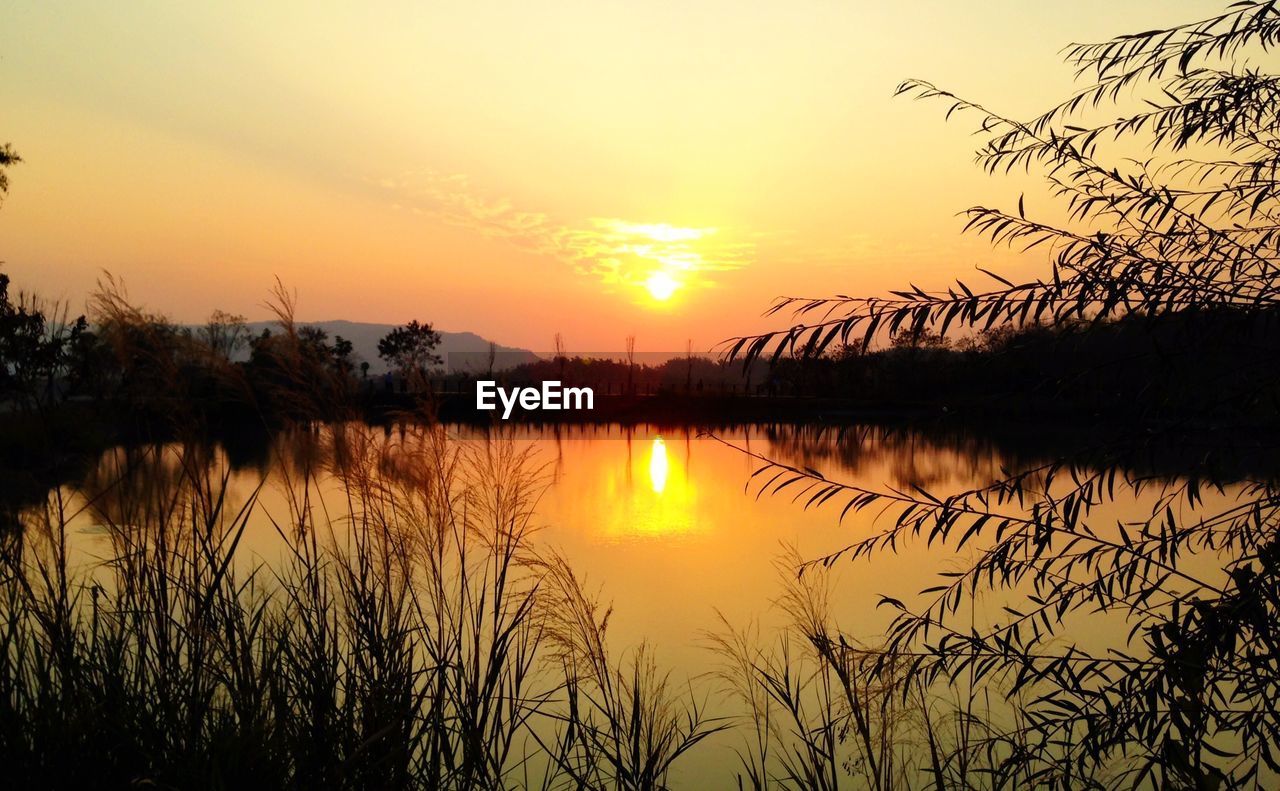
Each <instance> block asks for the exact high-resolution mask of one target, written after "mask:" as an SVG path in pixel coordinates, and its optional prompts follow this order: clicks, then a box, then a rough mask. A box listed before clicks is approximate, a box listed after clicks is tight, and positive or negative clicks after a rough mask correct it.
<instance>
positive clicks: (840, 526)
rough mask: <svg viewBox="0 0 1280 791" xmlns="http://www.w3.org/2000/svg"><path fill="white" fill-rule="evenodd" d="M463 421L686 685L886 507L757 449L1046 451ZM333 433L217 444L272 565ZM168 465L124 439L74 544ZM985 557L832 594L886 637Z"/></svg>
mask: <svg viewBox="0 0 1280 791" xmlns="http://www.w3.org/2000/svg"><path fill="white" fill-rule="evenodd" d="M348 429H349V430H356V431H361V432H368V433H369V434H370V435H371V436H372V438H373V439H374V440H375V441H376V442H381V443H395V442H400V441H410V442H411V441H412V434H410V435H409V439H407V440H402V435H401V434H400V433H399V432H398V431H396V430H386V429H384V428H376V427H366V426H359V427H348ZM449 433H450V436H451V441H453V442H458V443H485V442H511V443H515V444H516V445H518V446H520V447H529V448H531V449H532V450H533V453H534V456H533V458H534V460H535V464H536V465H537V466H538V467H539V469H540V471H541V475H542V476H543V478H544V481H545V486H546V488H545V492H544V494H543V495H542V498H541V500H540V502H539V503H538V505H537V511H536V513H537V517H536V523H537V525H538V526H539V533H538V536H537V542H538V543H539V544H540V545H541V546H544V547H547V548H552V549H555V550H557V551H558V552H560V553H561V554H562V555H563V556H564V557H565V558H566V559H567V560H568V561H569V563H570V565H571V566H572V567H573V568H574V570H575V571H576V573H577V574H578V575H579V577H580V578H581V579H584V580H585V582H586V588H587V589H588V590H590V591H593V592H598V593H599V595H600V597H601V598H602V599H603V600H605V601H608V602H612V605H613V614H612V618H611V620H610V627H609V635H608V638H609V646H610V649H611V651H612V652H613V654H614V655H616V656H620V655H623V654H625V652H628V651H632V650H634V649H635V648H636V647H637V646H639V645H640V644H641V643H642V642H647V643H648V644H649V645H650V646H651V647H652V648H653V649H654V650H655V651H656V656H657V659H658V661H659V663H660V664H661V665H662V666H663V667H665V668H667V669H669V670H670V671H671V676H672V678H673V679H674V680H680V681H683V680H684V679H689V680H690V681H691V682H692V683H694V684H699V683H702V681H705V676H706V674H707V673H708V672H709V671H710V670H712V669H713V668H714V667H715V665H716V662H717V660H716V657H715V656H714V655H713V654H712V652H711V651H709V650H708V645H707V644H708V640H707V633H708V632H709V631H711V630H716V629H720V628H722V627H721V626H720V623H721V620H720V619H721V618H723V619H724V620H725V621H727V622H729V623H730V624H733V625H734V626H736V627H744V626H747V625H749V624H752V623H756V624H758V625H759V626H760V629H761V630H762V633H763V634H766V635H767V634H769V632H770V630H771V629H774V628H776V627H777V626H778V625H780V623H781V621H782V616H781V614H780V613H779V612H778V611H777V608H776V607H774V605H773V602H774V600H775V598H776V597H777V595H778V592H779V590H780V583H779V574H780V573H792V572H790V571H788V570H783V571H780V569H779V563H780V560H781V559H782V558H784V557H785V556H786V554H787V552H789V551H791V550H792V549H793V550H794V551H795V552H797V553H798V554H799V556H800V557H802V558H816V557H821V556H823V555H825V554H828V553H831V552H834V551H836V550H839V549H841V548H843V547H845V546H847V545H848V544H849V543H850V542H851V541H853V540H856V539H859V538H862V537H865V536H867V535H868V534H869V533H870V531H872V530H873V529H875V525H874V524H873V523H874V522H875V519H876V517H877V509H871V510H869V511H866V512H862V513H853V512H851V513H850V514H849V515H848V517H847V518H846V519H845V520H844V522H843V523H840V522H839V521H838V516H839V513H840V503H839V502H837V503H836V504H834V505H833V506H829V507H826V508H820V509H815V510H805V509H804V508H803V507H802V506H801V504H800V503H794V502H792V497H791V496H790V493H786V494H785V495H782V496H772V497H771V496H765V497H759V498H758V497H757V496H756V491H755V490H754V489H753V488H751V487H750V486H749V482H750V481H751V474H752V472H754V471H755V470H756V469H758V468H759V466H760V462H758V461H757V460H755V459H753V458H752V457H751V456H749V455H748V454H747V453H746V452H744V451H749V452H750V453H755V454H759V455H761V456H765V457H770V458H773V459H776V460H778V461H781V462H784V463H787V464H790V465H794V466H804V467H810V468H814V469H816V470H819V471H821V472H822V474H824V475H825V476H827V477H828V478H831V479H834V480H840V481H843V482H846V483H853V484H858V485H861V486H865V487H867V488H872V489H883V488H884V487H886V486H890V487H894V488H898V489H910V488H912V487H915V486H920V487H924V488H927V489H928V490H930V491H931V492H933V493H935V494H937V495H946V494H950V493H954V492H958V491H961V490H964V489H968V488H971V487H975V486H980V485H983V484H986V483H990V482H991V481H992V480H994V479H996V478H998V477H999V476H1000V475H1001V470H1002V469H1018V468H1025V467H1026V466H1027V465H1030V464H1033V463H1034V462H1035V461H1036V459H1035V458H1034V457H1023V458H1019V457H1015V456H1013V455H1011V454H1010V453H1008V452H1005V451H1002V450H1001V449H999V448H998V447H996V446H995V445H993V444H991V443H990V442H986V441H983V440H980V439H975V438H966V437H956V436H952V437H950V438H939V437H936V436H929V435H926V434H921V433H916V432H911V431H902V430H886V429H882V428H872V427H860V428H846V429H840V430H836V429H826V430H822V429H815V428H794V427H785V428H782V427H763V426H761V427H752V428H740V429H732V430H727V431H724V432H718V433H717V434H716V437H717V438H718V439H717V438H711V437H708V436H704V435H700V434H699V433H698V432H697V431H696V430H677V431H659V430H657V429H655V428H651V427H644V426H641V427H633V428H622V427H618V426H612V427H559V428H555V429H542V430H538V429H528V428H524V429H517V430H513V431H507V432H504V433H503V434H502V435H501V436H498V435H490V434H485V433H481V432H478V431H476V430H474V429H462V428H454V429H450V430H449ZM726 443H728V444H726ZM330 445H331V443H330V442H329V435H328V432H327V430H320V431H317V432H313V433H305V432H304V433H301V434H291V435H284V436H280V437H277V438H276V439H274V440H273V441H272V443H271V445H270V446H269V447H267V448H263V449H258V450H257V451H256V452H253V453H248V454H245V453H232V454H230V455H228V454H227V452H226V451H224V450H221V449H217V450H214V451H212V454H213V455H212V456H211V457H210V458H211V460H212V461H213V462H214V463H217V464H218V465H225V466H228V467H230V469H232V471H233V472H232V476H231V491H232V496H231V500H232V505H233V507H238V504H239V503H240V502H243V501H244V499H245V498H246V497H248V496H249V494H250V493H251V492H252V491H254V489H255V488H256V487H257V486H258V485H259V483H260V482H261V481H262V480H263V479H264V478H265V480H266V486H265V488H263V490H262V493H261V495H260V501H259V505H258V508H257V510H256V511H255V512H254V516H253V519H252V521H251V524H250V529H249V531H248V533H247V534H246V536H245V538H244V541H243V545H242V551H241V555H242V556H243V557H245V558H251V559H252V560H253V561H255V562H258V561H260V562H263V563H266V564H268V565H269V564H271V563H272V562H273V561H275V560H277V559H279V558H280V556H281V552H282V551H283V544H282V542H281V539H280V538H279V534H278V533H277V531H276V528H275V527H273V525H272V522H273V520H274V521H276V522H285V521H287V520H288V518H289V513H290V502H289V497H290V494H289V492H290V485H291V484H290V482H291V481H296V480H297V479H298V476H297V471H298V470H299V469H302V468H304V467H307V466H309V465H313V464H314V463H315V462H316V461H317V459H320V460H323V459H324V458H325V457H326V455H328V454H330V453H331V449H330ZM730 445H732V446H735V447H731V446H730ZM170 455H171V456H176V453H174V454H170ZM165 474H166V473H165V464H164V462H163V459H162V461H161V463H159V464H158V465H157V464H154V463H153V464H149V465H144V466H141V467H137V468H133V467H131V465H130V463H129V455H128V454H126V453H125V452H123V451H115V452H113V453H109V454H107V455H106V456H104V457H103V459H101V460H100V462H99V464H98V465H97V468H96V469H95V470H94V471H93V472H92V473H91V474H90V475H88V476H87V477H86V479H85V480H84V481H82V482H81V483H79V484H77V485H75V486H70V487H68V491H67V493H68V494H69V495H71V497H72V499H75V500H79V501H81V502H85V501H88V500H89V499H94V503H95V505H94V508H91V509H87V510H86V511H84V513H82V514H81V515H80V516H78V517H77V518H76V523H75V524H76V527H77V532H76V535H77V539H76V544H77V546H76V549H75V551H76V552H77V553H80V554H81V555H82V557H83V559H84V560H86V561H88V562H90V563H92V562H94V561H95V560H101V559H105V557H106V555H107V554H108V553H109V551H110V549H109V546H108V545H107V542H106V541H105V539H103V538H102V537H101V532H100V527H99V521H98V520H100V519H101V518H102V513H103V511H104V509H105V510H109V509H111V508H112V502H113V500H112V496H111V494H110V491H111V490H112V488H113V487H115V486H119V485H120V481H122V480H123V481H124V482H125V484H126V485H127V486H130V487H135V488H136V487H138V486H146V485H148V484H149V483H155V482H156V481H157V480H158V479H161V478H163V477H164V475H165ZM143 479H147V480H143ZM319 484H320V485H319V487H318V491H317V492H316V493H315V494H314V498H315V499H314V503H313V505H314V506H315V507H317V508H320V509H323V510H324V512H325V513H326V515H327V517H328V521H329V522H330V523H331V524H336V525H341V524H342V520H343V517H344V515H345V513H346V509H347V506H346V501H345V499H344V497H343V496H342V493H341V487H340V486H339V485H338V482H337V481H336V480H335V479H333V478H332V477H324V476H321V478H320V479H319ZM1138 505H1139V503H1138V502H1137V501H1136V500H1135V501H1134V502H1132V503H1129V504H1128V505H1125V504H1121V505H1119V506H1114V505H1113V506H1110V508H1111V509H1112V511H1113V512H1112V513H1108V511H1107V509H1105V508H1104V509H1103V510H1102V511H1101V512H1100V513H1099V516H1098V522H1099V523H1105V522H1107V521H1109V520H1110V521H1113V522H1114V520H1113V519H1112V517H1114V518H1115V519H1123V518H1125V516H1126V508H1131V509H1134V508H1137V506H1138ZM95 509H96V515H95ZM113 518H114V519H125V518H127V517H126V516H124V515H113ZM971 551H972V550H965V552H966V554H965V555H964V556H963V557H957V556H956V555H955V554H954V553H953V552H952V551H951V550H949V549H946V548H942V549H940V548H937V547H934V548H932V549H929V548H925V547H924V546H923V545H922V542H921V545H908V546H906V547H904V548H902V549H901V550H900V551H899V552H897V553H896V554H889V553H882V554H880V555H878V556H876V557H875V558H874V559H873V560H871V561H867V560H860V561H856V562H850V561H844V562H841V563H839V564H837V565H836V566H835V567H834V571H833V573H832V585H833V591H834V595H833V597H832V604H833V610H834V614H835V616H836V618H837V619H838V621H839V625H840V628H841V629H842V630H843V631H844V632H845V633H846V634H848V635H851V636H853V637H856V638H858V639H862V640H865V641H868V642H875V640H876V638H877V636H878V635H880V634H881V633H882V632H883V630H884V628H885V627H886V625H887V624H888V621H889V619H890V618H891V615H892V612H891V611H890V610H889V609H888V608H877V607H876V603H877V602H878V601H879V597H880V596H881V595H888V596H893V597H895V598H898V599H902V600H904V601H910V600H911V598H912V596H913V595H914V594H915V593H916V592H917V591H919V590H920V589H922V588H924V587H927V586H929V585H932V584H935V582H936V579H935V577H934V575H935V574H936V573H937V572H939V571H944V570H946V569H948V568H954V567H955V566H956V565H958V564H959V563H960V562H961V561H962V560H964V559H965V558H967V557H969V555H968V554H967V553H969V552H971ZM783 565H784V566H785V564H783ZM1108 632H1110V630H1108ZM1085 642H1088V641H1087V640H1086V641H1085ZM735 738H736V737H735V736H734V735H733V734H721V735H719V736H717V737H716V738H715V739H714V740H712V741H711V742H709V743H707V744H704V745H702V746H701V747H699V748H698V750H696V751H695V754H693V755H691V756H690V758H689V759H688V760H684V761H683V762H682V763H677V767H678V768H679V773H678V774H679V776H678V777H677V778H675V779H677V780H678V781H679V782H678V784H677V785H678V786H679V787H685V785H686V784H688V785H695V784H696V785H697V786H701V787H730V785H731V780H732V775H733V771H734V770H735V769H736V758H735V756H734V753H733V752H732V748H733V746H734V744H735V743H736V742H735ZM695 756H696V757H695Z"/></svg>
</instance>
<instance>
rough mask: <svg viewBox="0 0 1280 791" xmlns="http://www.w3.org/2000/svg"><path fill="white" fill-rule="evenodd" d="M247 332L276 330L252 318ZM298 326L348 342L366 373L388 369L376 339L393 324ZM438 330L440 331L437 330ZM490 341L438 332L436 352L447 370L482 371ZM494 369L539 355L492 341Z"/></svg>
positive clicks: (308, 323) (466, 334) (270, 323)
mask: <svg viewBox="0 0 1280 791" xmlns="http://www.w3.org/2000/svg"><path fill="white" fill-rule="evenodd" d="M248 326H249V331H250V332H251V333H252V334H254V335H259V334H261V333H262V331H263V330H264V329H269V330H271V331H272V332H276V331H278V330H279V325H278V324H276V323H275V322H273V321H251V322H249V324H248ZM298 326H299V327H319V328H320V329H322V330H324V331H325V332H327V333H329V339H330V340H332V339H333V336H335V335H341V336H342V337H344V338H346V339H347V340H349V341H351V345H352V347H353V348H354V354H353V355H352V356H353V357H354V358H355V362H356V365H357V366H358V365H359V364H360V361H361V360H364V361H366V362H368V363H369V374H370V375H375V374H380V373H382V372H384V371H386V370H387V364H386V363H385V362H383V360H382V358H380V357H378V341H379V340H380V339H381V338H382V337H383V336H385V335H386V334H387V333H388V332H391V330H393V329H395V326H396V325H394V324H370V323H367V322H360V321H300V322H298ZM437 332H440V331H439V330H437ZM489 344H490V341H488V340H487V339H485V338H482V337H480V336H479V335H476V334H475V333H474V332H440V345H439V346H437V347H436V350H435V353H436V354H438V355H440V356H441V357H443V358H444V362H445V365H446V366H447V369H448V370H449V371H459V370H461V371H470V372H472V373H483V372H484V371H487V370H489ZM495 352H496V353H495V356H494V364H493V368H494V370H502V369H505V368H512V367H514V366H517V365H521V364H523V363H528V362H534V361H536V360H538V359H539V358H538V356H537V355H536V354H534V353H533V352H531V351H529V350H528V349H520V348H516V347H514V346H502V345H499V344H495Z"/></svg>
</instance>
